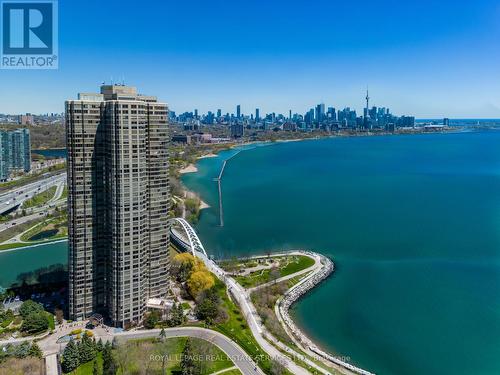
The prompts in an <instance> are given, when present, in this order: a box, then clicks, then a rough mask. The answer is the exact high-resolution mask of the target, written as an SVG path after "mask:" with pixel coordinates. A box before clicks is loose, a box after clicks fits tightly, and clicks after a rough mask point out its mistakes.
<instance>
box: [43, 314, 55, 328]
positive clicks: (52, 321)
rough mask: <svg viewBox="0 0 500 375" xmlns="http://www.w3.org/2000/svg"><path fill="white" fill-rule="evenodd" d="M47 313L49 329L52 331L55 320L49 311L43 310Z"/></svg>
mask: <svg viewBox="0 0 500 375" xmlns="http://www.w3.org/2000/svg"><path fill="white" fill-rule="evenodd" d="M45 314H46V315H47V320H48V321H49V330H50V331H52V330H54V329H55V328H56V322H55V321H54V315H52V314H51V313H49V312H47V311H46V312H45Z"/></svg>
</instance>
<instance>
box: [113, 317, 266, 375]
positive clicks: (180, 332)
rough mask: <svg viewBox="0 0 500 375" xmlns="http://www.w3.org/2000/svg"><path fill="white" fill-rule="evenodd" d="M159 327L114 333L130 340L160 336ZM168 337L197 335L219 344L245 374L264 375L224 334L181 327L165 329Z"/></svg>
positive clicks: (204, 329)
mask: <svg viewBox="0 0 500 375" xmlns="http://www.w3.org/2000/svg"><path fill="white" fill-rule="evenodd" d="M160 331H161V330H159V329H152V330H147V331H132V332H120V333H116V334H114V337H116V338H117V340H123V339H125V340H130V339H137V338H147V337H158V336H159V334H160ZM165 334H166V338H172V337H196V338H199V339H203V340H206V341H208V342H210V343H212V344H214V345H216V346H218V347H219V348H220V349H221V350H222V351H223V352H224V353H225V354H226V355H227V356H228V357H229V358H230V359H231V360H232V361H233V362H234V364H235V366H236V367H238V369H239V370H240V371H241V372H242V373H243V374H244V375H255V374H259V375H263V372H262V371H261V370H260V369H259V368H258V367H257V365H256V364H255V362H254V361H253V360H252V359H251V358H250V357H249V356H248V355H247V354H246V353H245V351H244V350H243V349H242V348H241V347H240V346H239V345H238V344H236V343H235V342H234V341H232V340H231V339H229V338H228V337H227V336H224V335H223V334H221V333H219V332H216V331H212V330H210V329H206V328H198V327H180V328H168V329H165Z"/></svg>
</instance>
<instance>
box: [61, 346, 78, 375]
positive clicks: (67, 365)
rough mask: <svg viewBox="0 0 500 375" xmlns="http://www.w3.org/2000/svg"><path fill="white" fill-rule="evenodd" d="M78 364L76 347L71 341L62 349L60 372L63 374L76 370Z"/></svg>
mask: <svg viewBox="0 0 500 375" xmlns="http://www.w3.org/2000/svg"><path fill="white" fill-rule="evenodd" d="M79 364H80V356H79V354H78V347H77V346H76V344H75V342H74V341H73V340H71V341H70V342H69V343H68V345H66V347H65V348H64V352H63V355H62V364H61V367H62V370H63V371H64V372H65V373H68V372H71V371H73V370H74V369H76V368H77V367H78V366H79Z"/></svg>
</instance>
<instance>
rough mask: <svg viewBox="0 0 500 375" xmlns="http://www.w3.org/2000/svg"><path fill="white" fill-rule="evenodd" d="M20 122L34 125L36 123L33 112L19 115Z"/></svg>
mask: <svg viewBox="0 0 500 375" xmlns="http://www.w3.org/2000/svg"><path fill="white" fill-rule="evenodd" d="M18 122H19V124H20V125H33V124H34V123H35V122H34V119H33V115H32V114H31V113H26V114H25V115H19V120H18Z"/></svg>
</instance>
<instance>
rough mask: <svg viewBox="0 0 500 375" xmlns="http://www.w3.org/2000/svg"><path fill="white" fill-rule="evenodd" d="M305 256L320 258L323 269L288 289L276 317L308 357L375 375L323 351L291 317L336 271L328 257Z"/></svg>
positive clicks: (276, 307)
mask: <svg viewBox="0 0 500 375" xmlns="http://www.w3.org/2000/svg"><path fill="white" fill-rule="evenodd" d="M304 254H305V255H307V256H309V257H313V258H314V257H316V256H317V257H319V258H320V262H321V265H322V267H321V269H320V270H319V271H318V272H313V273H312V274H310V275H308V276H306V277H305V278H304V279H302V280H301V281H300V282H299V283H297V284H296V285H294V286H292V287H291V288H290V289H288V290H287V291H286V292H285V293H284V294H283V295H282V296H281V297H280V298H278V300H277V301H276V304H275V306H274V313H275V314H276V317H277V318H278V320H279V322H280V323H281V325H282V327H283V328H284V329H285V331H286V332H287V334H288V335H289V336H290V338H291V339H292V341H294V342H295V344H296V345H297V346H298V347H299V348H300V349H301V350H302V351H304V352H305V353H307V354H308V355H310V356H313V357H314V355H316V356H319V357H320V358H321V359H322V360H324V361H327V362H330V363H332V364H334V365H337V366H340V367H342V368H344V369H346V370H348V371H352V372H354V373H356V374H361V375H374V374H373V373H371V372H369V371H366V370H364V369H362V368H359V367H357V366H355V365H352V364H350V363H348V362H345V361H344V360H342V359H339V358H337V357H336V356H334V355H331V354H329V353H327V352H325V351H324V350H322V349H321V348H320V347H319V346H318V345H317V344H316V343H315V342H314V341H313V340H311V339H310V338H309V337H308V336H307V335H306V334H305V333H304V331H303V330H302V329H301V328H300V327H299V326H298V325H297V323H296V322H295V321H294V320H293V319H292V317H291V316H290V308H291V307H292V306H293V305H294V304H295V303H297V302H298V301H299V300H300V299H301V298H302V297H304V296H305V295H306V294H307V293H309V292H310V291H312V290H313V289H314V288H316V287H317V286H318V285H320V284H321V283H322V282H323V281H325V280H326V279H328V277H330V276H331V274H332V273H333V272H334V270H335V265H334V263H333V261H332V260H330V259H329V258H328V257H326V256H324V255H322V254H319V253H314V252H309V251H304Z"/></svg>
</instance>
